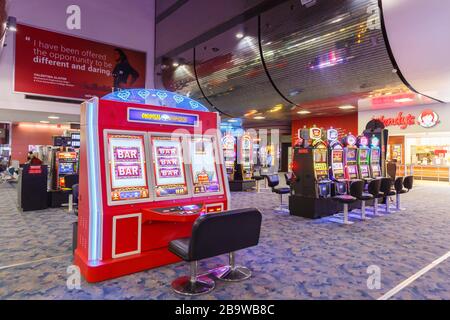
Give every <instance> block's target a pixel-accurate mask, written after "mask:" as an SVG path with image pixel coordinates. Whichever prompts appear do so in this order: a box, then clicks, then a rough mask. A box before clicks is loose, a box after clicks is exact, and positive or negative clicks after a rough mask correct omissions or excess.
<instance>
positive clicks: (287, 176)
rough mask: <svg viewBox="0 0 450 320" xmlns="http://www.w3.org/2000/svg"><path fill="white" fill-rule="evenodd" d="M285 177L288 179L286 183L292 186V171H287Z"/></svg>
mask: <svg viewBox="0 0 450 320" xmlns="http://www.w3.org/2000/svg"><path fill="white" fill-rule="evenodd" d="M284 179H285V180H286V185H287V186H288V187H290V186H291V181H292V172H286V173H285V174H284Z"/></svg>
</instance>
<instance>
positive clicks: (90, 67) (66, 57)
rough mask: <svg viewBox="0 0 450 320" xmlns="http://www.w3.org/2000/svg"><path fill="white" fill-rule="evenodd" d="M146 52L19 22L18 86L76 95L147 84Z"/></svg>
mask: <svg viewBox="0 0 450 320" xmlns="http://www.w3.org/2000/svg"><path fill="white" fill-rule="evenodd" d="M145 73H146V53H145V52H139V51H135V50H129V49H124V48H120V47H116V46H112V45H109V44H104V43H99V42H95V41H90V40H85V39H81V38H77V37H73V36H68V35H65V34H61V33H56V32H51V31H47V30H42V29H38V28H34V27H30V26H25V25H22V24H19V25H17V32H16V50H15V72H14V74H15V77H14V90H15V91H16V92H23V93H28V94H35V95H45V96H54V97H63V98H72V99H88V98H91V97H93V96H98V97H101V96H104V95H105V94H107V93H109V92H111V91H112V89H124V88H130V87H134V88H143V87H145V75H146V74H145Z"/></svg>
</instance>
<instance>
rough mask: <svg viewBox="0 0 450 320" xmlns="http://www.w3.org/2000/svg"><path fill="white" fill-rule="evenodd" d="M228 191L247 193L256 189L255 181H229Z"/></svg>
mask: <svg viewBox="0 0 450 320" xmlns="http://www.w3.org/2000/svg"><path fill="white" fill-rule="evenodd" d="M229 184H230V191H234V192H236V191H249V190H253V189H254V188H256V181H255V180H235V181H230V182H229Z"/></svg>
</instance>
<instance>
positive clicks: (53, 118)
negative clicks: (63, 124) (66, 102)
mask: <svg viewBox="0 0 450 320" xmlns="http://www.w3.org/2000/svg"><path fill="white" fill-rule="evenodd" d="M48 118H49V119H52V120H58V119H59V117H58V116H49V117H48Z"/></svg>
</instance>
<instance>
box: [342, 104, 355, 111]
mask: <svg viewBox="0 0 450 320" xmlns="http://www.w3.org/2000/svg"><path fill="white" fill-rule="evenodd" d="M339 109H341V110H351V109H355V106H352V105H347V106H340V107H339Z"/></svg>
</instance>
